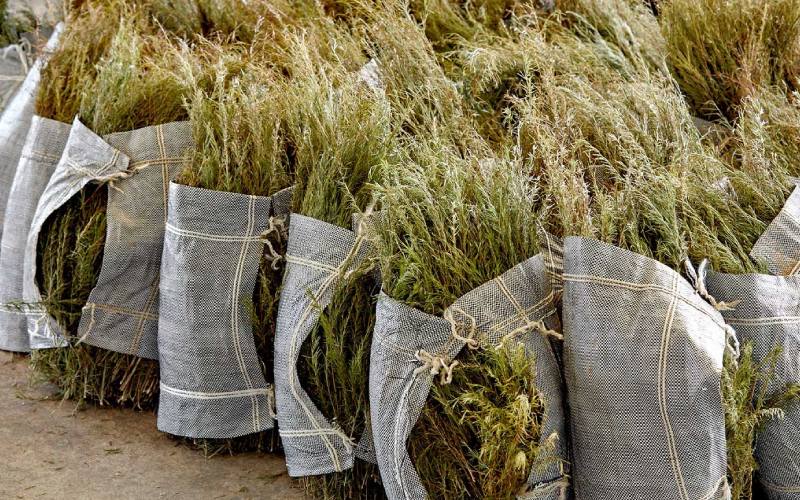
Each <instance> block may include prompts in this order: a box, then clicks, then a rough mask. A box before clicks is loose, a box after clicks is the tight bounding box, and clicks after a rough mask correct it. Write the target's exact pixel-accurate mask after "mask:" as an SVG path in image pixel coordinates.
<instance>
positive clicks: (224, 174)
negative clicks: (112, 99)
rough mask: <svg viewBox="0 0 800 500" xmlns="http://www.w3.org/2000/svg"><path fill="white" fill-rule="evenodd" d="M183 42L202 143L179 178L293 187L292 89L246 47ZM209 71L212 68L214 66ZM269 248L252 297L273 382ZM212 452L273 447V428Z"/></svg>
mask: <svg viewBox="0 0 800 500" xmlns="http://www.w3.org/2000/svg"><path fill="white" fill-rule="evenodd" d="M198 43H202V44H204V45H205V47H204V48H203V50H201V51H200V52H198V51H191V50H189V48H188V47H184V48H183V49H182V50H181V51H180V52H179V53H178V54H176V57H179V58H180V59H181V60H182V64H181V65H180V67H179V68H178V71H177V72H176V73H175V79H176V81H179V82H181V83H182V84H183V85H184V86H185V88H186V89H187V97H186V109H187V111H188V114H189V119H190V121H191V123H192V129H193V136H194V139H195V143H196V144H197V148H196V150H195V151H194V154H193V157H192V159H191V162H190V163H189V164H188V165H187V166H186V168H185V169H184V170H183V171H182V172H181V174H180V175H179V177H178V179H177V182H179V183H181V184H185V185H188V186H193V187H201V188H206V189H213V190H217V191H227V192H234V193H244V194H250V195H257V196H271V195H273V194H274V193H276V192H277V191H279V190H281V189H283V188H286V187H288V186H289V185H290V184H291V180H292V172H291V170H290V164H289V157H288V153H287V147H286V139H285V137H284V131H283V129H282V126H283V121H284V119H285V116H286V114H287V112H288V107H287V106H288V104H287V101H286V97H285V96H286V94H287V93H288V87H287V84H286V82H285V81H283V78H282V77H281V76H278V75H276V74H275V72H273V71H271V70H270V69H268V68H265V67H264V66H262V65H260V64H259V63H258V62H255V61H253V60H252V58H251V57H250V54H249V53H248V46H246V45H243V44H234V45H220V44H218V43H216V42H211V41H206V42H198ZM209 70H210V71H209ZM283 247H285V238H283V237H281V235H280V234H279V233H274V234H273V237H272V239H271V240H270V244H269V245H268V248H272V249H273V251H277V252H279V253H282V252H283ZM272 255H273V254H272V253H271V252H269V251H268V250H267V249H265V250H264V257H263V258H262V259H261V263H260V266H259V270H258V277H257V280H256V287H255V291H254V295H253V302H252V313H251V318H252V324H253V335H254V338H255V346H256V351H257V353H258V356H259V358H260V360H261V368H262V371H263V374H264V376H265V378H266V380H267V381H268V382H271V381H272V378H273V377H272V353H273V342H274V337H275V316H276V309H277V303H278V290H279V287H280V283H281V277H282V275H283V266H282V265H279V264H278V265H273V259H272ZM194 442H195V444H196V445H198V446H200V447H202V448H203V449H204V450H205V452H206V454H208V455H213V454H216V453H220V452H231V453H233V452H239V451H245V450H258V451H274V450H275V449H277V448H278V447H279V445H280V443H279V440H278V436H277V433H276V432H273V430H268V431H263V432H260V433H256V434H250V435H247V436H243V437H241V438H234V439H195V440H194Z"/></svg>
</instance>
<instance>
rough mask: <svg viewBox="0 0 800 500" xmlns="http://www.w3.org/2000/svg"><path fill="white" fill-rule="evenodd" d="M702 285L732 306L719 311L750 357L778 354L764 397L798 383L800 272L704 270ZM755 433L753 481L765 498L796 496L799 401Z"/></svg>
mask: <svg viewBox="0 0 800 500" xmlns="http://www.w3.org/2000/svg"><path fill="white" fill-rule="evenodd" d="M706 287H707V289H708V293H710V294H711V295H712V296H713V297H714V298H715V300H719V301H724V302H726V303H729V304H735V307H733V308H732V309H730V310H724V311H722V314H723V316H724V317H725V321H726V322H727V323H728V324H729V325H730V326H732V327H733V328H734V329H735V330H736V334H737V336H738V338H739V341H740V342H751V343H752V345H753V360H754V361H755V362H757V363H761V362H762V361H764V358H765V357H767V356H768V355H769V354H770V353H771V352H772V351H773V349H775V348H780V349H781V353H780V356H779V358H778V359H777V363H776V365H775V378H774V379H773V380H771V381H770V382H769V383H768V385H767V387H765V388H763V389H765V392H766V396H767V398H771V397H773V396H775V395H778V394H779V393H781V392H782V391H783V390H785V388H786V385H787V384H800V363H798V355H799V354H800V276H792V277H783V276H768V275H760V274H744V275H731V274H723V273H713V272H712V273H709V275H708V276H707V278H706ZM784 411H785V414H784V417H783V418H772V419H769V420H768V421H767V423H766V424H765V426H764V428H763V429H762V430H761V431H759V433H758V441H757V443H756V447H755V452H756V461H757V462H758V479H759V482H760V483H761V485H762V486H763V488H764V490H765V491H766V493H767V495H768V496H769V499H770V500H800V402H797V401H793V402H790V403H789V404H788V406H787V407H786V408H785V409H784Z"/></svg>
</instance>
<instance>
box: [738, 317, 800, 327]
mask: <svg viewBox="0 0 800 500" xmlns="http://www.w3.org/2000/svg"><path fill="white" fill-rule="evenodd" d="M726 322H727V323H728V324H729V325H753V326H761V325H766V326H769V325H790V324H795V323H800V316H772V317H766V318H731V319H729V320H727V321H726Z"/></svg>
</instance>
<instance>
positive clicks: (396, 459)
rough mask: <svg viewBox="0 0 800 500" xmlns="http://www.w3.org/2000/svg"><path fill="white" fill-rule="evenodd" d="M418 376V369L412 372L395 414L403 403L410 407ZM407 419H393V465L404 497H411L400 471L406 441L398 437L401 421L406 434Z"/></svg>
mask: <svg viewBox="0 0 800 500" xmlns="http://www.w3.org/2000/svg"><path fill="white" fill-rule="evenodd" d="M426 373H428V374H430V371H428V372H426ZM418 377H419V375H418V374H417V373H416V370H415V371H414V372H412V373H411V380H409V381H408V384H407V385H406V387H405V389H403V392H402V393H401V394H400V399H399V400H398V401H397V407H396V408H395V411H394V413H393V414H394V415H399V414H400V409H401V407H402V406H403V405H405V406H406V408H408V404H407V402H406V401H407V399H408V393H409V392H411V388H412V387H413V386H414V382H415V381H416V380H417V378H418ZM406 420H408V419H393V421H394V432H393V433H392V434H393V435H392V465H393V469H394V479H395V482H396V483H397V485H398V486H400V488H402V491H403V497H404V498H411V495H409V493H408V490H406V482H405V481H403V477H402V474H401V473H400V466H401V465H400V458H401V456H405V452H406V443H405V439H402V440H401V439H398V438H399V437H400V436H399V434H400V433H398V431H399V430H400V426H401V423H402V424H403V425H404V428H403V430H402V432H401V433H402V434H406V430H407V429H408V425H409V423H410V422H407V421H406ZM399 441H402V442H399ZM398 448H399V450H398ZM411 466H412V467H414V464H411ZM415 470H416V468H415Z"/></svg>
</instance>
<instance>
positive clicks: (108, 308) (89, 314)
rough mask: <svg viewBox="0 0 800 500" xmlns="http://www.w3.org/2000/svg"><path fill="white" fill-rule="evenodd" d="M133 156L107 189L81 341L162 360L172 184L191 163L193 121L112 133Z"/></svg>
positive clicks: (111, 139)
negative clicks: (162, 285) (162, 293)
mask: <svg viewBox="0 0 800 500" xmlns="http://www.w3.org/2000/svg"><path fill="white" fill-rule="evenodd" d="M106 140H107V141H108V143H109V144H110V145H111V146H112V147H114V148H116V149H117V150H119V151H120V152H121V153H122V154H124V155H126V156H127V157H128V158H129V159H130V164H129V165H128V170H129V173H128V174H126V175H123V176H122V177H121V178H120V179H118V180H115V181H114V182H113V184H109V186H108V204H107V209H106V214H107V221H108V222H107V226H106V239H105V246H104V250H103V262H102V265H101V267H100V275H99V277H98V279H97V285H96V286H95V287H94V288H93V289H92V292H91V293H90V294H89V299H88V301H87V303H86V305H85V306H84V308H83V311H82V313H81V321H80V324H79V325H78V338H80V339H81V342H83V343H85V344H88V345H93V346H95V347H100V348H103V349H108V350H110V351H114V352H120V353H123V354H132V355H134V356H139V357H141V358H147V359H158V340H157V337H158V304H159V299H158V287H159V274H160V271H161V253H162V249H163V244H164V227H165V224H166V218H167V192H168V189H169V184H170V181H172V179H174V178H175V177H176V176H177V175H178V173H179V172H180V170H181V168H183V166H184V165H185V163H186V161H187V158H188V156H187V153H188V152H189V150H190V149H191V147H192V144H193V139H192V135H191V129H190V126H189V122H172V123H167V124H164V125H158V126H154V127H145V128H142V129H138V130H135V131H132V132H122V133H117V134H111V135H109V136H108V137H107V138H106Z"/></svg>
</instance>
